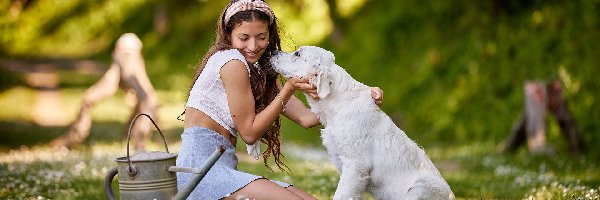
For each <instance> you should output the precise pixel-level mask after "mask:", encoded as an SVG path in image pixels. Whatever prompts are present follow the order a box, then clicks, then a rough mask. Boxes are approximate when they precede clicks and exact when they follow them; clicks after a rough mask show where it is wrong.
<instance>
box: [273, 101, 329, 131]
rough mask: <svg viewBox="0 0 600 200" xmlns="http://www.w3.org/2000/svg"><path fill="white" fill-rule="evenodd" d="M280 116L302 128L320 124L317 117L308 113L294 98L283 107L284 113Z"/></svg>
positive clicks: (302, 104)
mask: <svg viewBox="0 0 600 200" xmlns="http://www.w3.org/2000/svg"><path fill="white" fill-rule="evenodd" d="M282 114H283V115H284V116H285V117H287V118H288V119H290V120H292V121H293V122H296V124H299V125H300V126H302V127H304V128H311V127H313V126H316V125H319V124H320V122H319V118H318V117H317V115H315V114H314V113H312V112H310V110H309V109H308V108H306V106H305V105H304V103H303V102H302V101H300V99H298V98H296V97H295V96H292V97H291V98H290V100H289V101H288V103H287V104H286V105H285V112H283V113H282Z"/></svg>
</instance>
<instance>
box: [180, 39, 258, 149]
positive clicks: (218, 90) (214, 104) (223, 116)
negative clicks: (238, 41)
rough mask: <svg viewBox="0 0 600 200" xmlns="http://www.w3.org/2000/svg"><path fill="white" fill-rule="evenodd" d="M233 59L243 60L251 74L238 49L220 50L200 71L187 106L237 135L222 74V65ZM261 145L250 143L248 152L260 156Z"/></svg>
mask: <svg viewBox="0 0 600 200" xmlns="http://www.w3.org/2000/svg"><path fill="white" fill-rule="evenodd" d="M231 60H240V61H242V62H243V63H244V65H246V69H247V70H248V74H250V67H249V66H248V63H247V62H246V58H244V55H242V53H240V52H239V51H238V50H237V49H229V50H223V51H218V52H216V53H215V54H214V55H212V56H211V57H210V58H209V59H208V61H207V62H206V66H204V69H203V70H202V73H200V76H199V77H198V79H197V80H196V82H194V86H192V90H191V91H190V96H189V97H188V100H187V103H186V104H185V106H186V107H190V108H195V109H198V110H200V111H202V112H203V113H204V114H206V115H208V116H209V117H210V118H212V119H213V120H215V121H216V122H217V123H218V124H219V125H221V126H222V127H223V128H225V129H227V131H229V133H231V135H232V136H236V132H237V129H236V128H235V124H234V123H233V118H232V117H231V112H230V110H229V104H228V102H227V92H226V91H225V85H224V84H223V80H221V74H220V71H221V67H223V65H225V64H226V63H227V62H229V61H231ZM259 147H260V145H259V142H256V143H254V145H248V148H247V149H248V153H249V154H251V155H253V156H254V157H255V158H258V154H259V152H260V149H259Z"/></svg>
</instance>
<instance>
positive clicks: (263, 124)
mask: <svg viewBox="0 0 600 200" xmlns="http://www.w3.org/2000/svg"><path fill="white" fill-rule="evenodd" d="M220 75H221V80H223V84H224V85H225V90H226V92H227V103H228V105H229V110H230V112H231V116H232V118H233V123H234V124H235V127H236V129H237V130H238V131H239V133H240V136H241V138H242V140H243V141H244V142H245V143H246V144H254V143H255V142H256V141H257V140H258V139H260V138H261V137H262V135H263V134H264V133H265V132H266V131H267V129H268V128H269V127H270V126H271V124H273V122H274V121H275V119H276V118H277V116H279V113H280V112H281V111H282V110H283V105H285V104H286V103H287V102H288V100H289V99H290V97H291V96H292V95H293V94H294V91H295V90H296V89H304V88H306V87H309V84H308V83H304V82H300V81H299V79H295V78H292V79H290V80H288V81H287V82H286V84H285V85H284V86H283V87H282V88H281V90H280V92H279V95H278V97H276V98H275V99H274V100H273V101H272V102H271V103H270V104H269V105H268V106H267V107H266V108H265V109H264V110H263V111H261V112H260V113H258V114H255V113H254V112H255V108H254V96H253V94H252V88H251V86H250V77H249V74H248V71H247V69H246V66H245V65H244V63H242V61H240V60H231V61H229V62H227V63H226V64H225V65H223V67H222V68H221V71H220Z"/></svg>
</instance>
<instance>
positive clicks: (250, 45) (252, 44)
mask: <svg viewBox="0 0 600 200" xmlns="http://www.w3.org/2000/svg"><path fill="white" fill-rule="evenodd" d="M257 47H258V45H257V44H256V40H255V39H251V40H250V41H248V49H249V50H250V51H255V50H256V49H257Z"/></svg>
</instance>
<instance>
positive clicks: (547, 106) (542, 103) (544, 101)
mask: <svg viewBox="0 0 600 200" xmlns="http://www.w3.org/2000/svg"><path fill="white" fill-rule="evenodd" d="M524 91H525V108H524V110H523V113H521V116H520V117H519V119H518V120H517V121H516V123H515V125H514V126H513V128H512V131H511V135H510V137H509V138H508V141H507V143H506V146H505V147H504V150H505V151H516V150H517V149H518V147H519V146H521V145H522V144H524V143H525V142H526V143H527V147H528V149H529V151H530V152H531V153H534V154H535V153H548V152H549V150H550V148H548V146H547V145H546V132H547V124H546V123H547V120H546V114H547V112H548V111H550V113H551V114H552V115H553V116H554V118H555V119H556V122H557V123H558V125H559V126H560V129H561V133H562V135H563V136H564V137H565V139H567V141H568V145H569V153H571V154H572V155H576V154H580V153H583V152H584V151H585V142H584V139H583V137H582V136H581V135H580V134H579V130H578V129H577V126H576V124H575V120H574V119H573V117H572V116H571V113H570V112H569V110H568V109H567V105H566V102H565V100H564V98H563V95H562V87H561V84H560V80H553V81H550V82H541V81H526V82H525V86H524Z"/></svg>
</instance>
